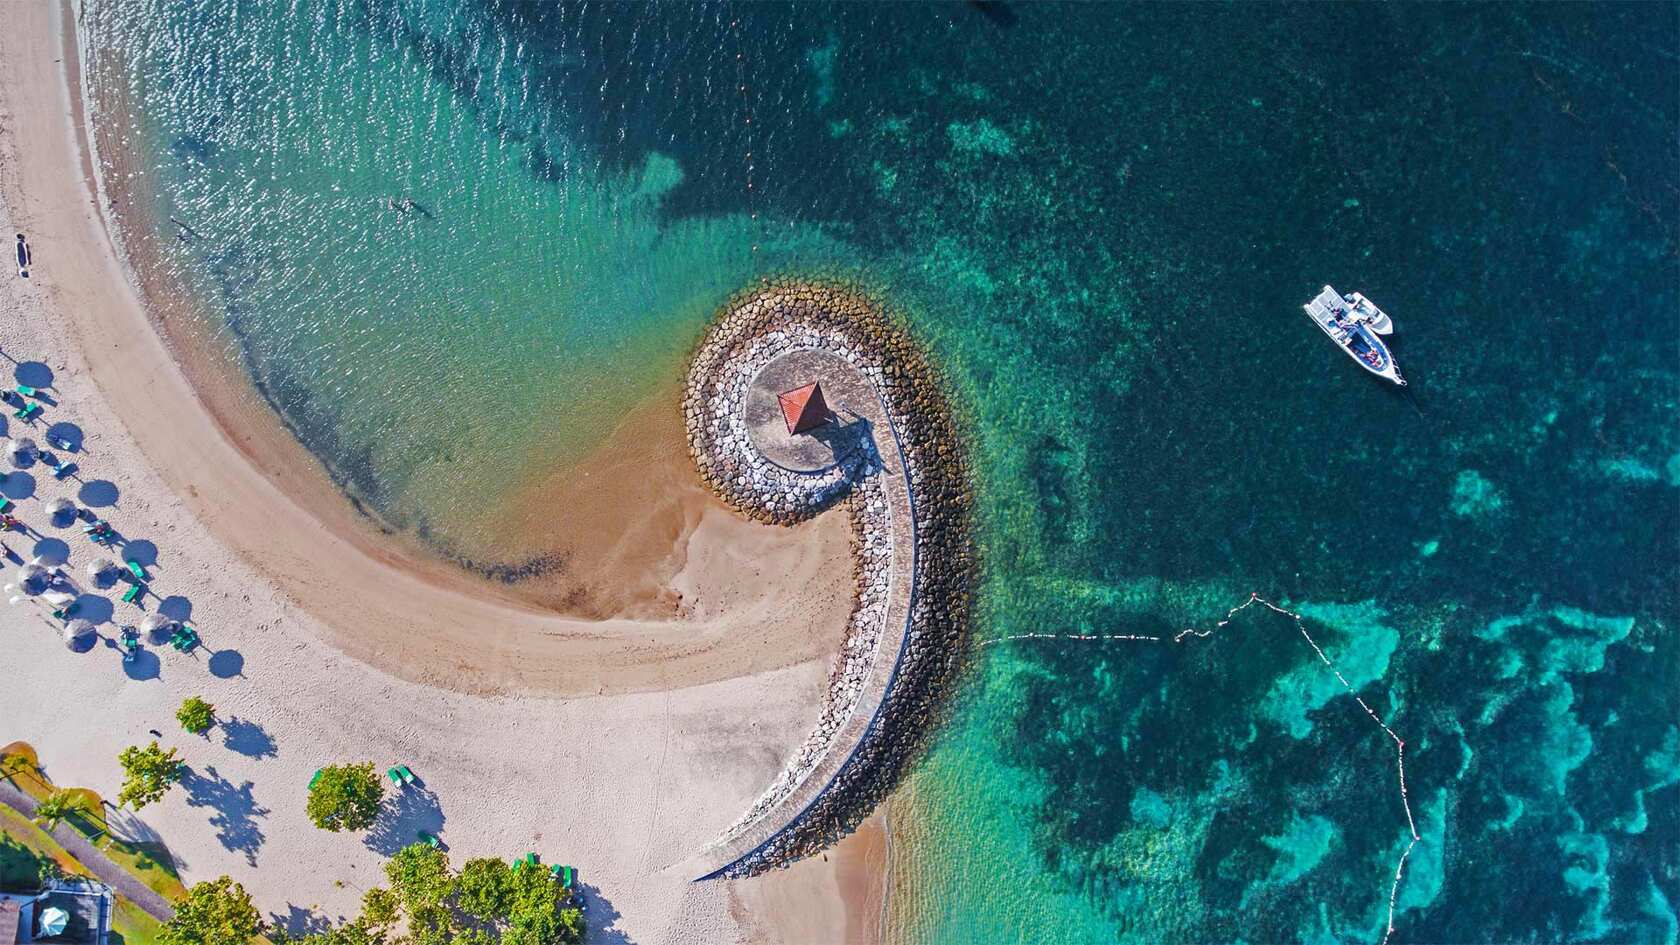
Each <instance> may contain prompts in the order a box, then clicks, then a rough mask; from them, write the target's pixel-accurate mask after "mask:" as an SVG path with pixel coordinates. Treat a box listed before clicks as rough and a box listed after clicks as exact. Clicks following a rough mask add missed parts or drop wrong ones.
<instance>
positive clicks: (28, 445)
mask: <svg viewBox="0 0 1680 945" xmlns="http://www.w3.org/2000/svg"><path fill="white" fill-rule="evenodd" d="M6 458H7V459H9V460H11V463H12V465H13V466H23V465H25V464H26V463H28V462H29V461H30V460H31V459H34V458H35V441H34V440H32V439H30V438H29V437H27V436H20V437H17V438H15V439H12V440H8V441H7V442H6Z"/></svg>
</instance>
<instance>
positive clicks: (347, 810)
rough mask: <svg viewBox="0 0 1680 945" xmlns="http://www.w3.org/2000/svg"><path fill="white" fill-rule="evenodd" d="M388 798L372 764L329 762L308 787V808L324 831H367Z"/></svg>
mask: <svg viewBox="0 0 1680 945" xmlns="http://www.w3.org/2000/svg"><path fill="white" fill-rule="evenodd" d="M383 800H385V786H384V785H383V784H381V783H379V775H377V774H375V773H374V770H373V765H372V764H371V763H366V764H359V765H328V766H327V767H325V768H322V769H321V776H320V777H319V778H318V779H316V781H315V784H314V786H313V787H311V788H310V789H309V803H308V805H307V807H306V808H305V809H306V811H307V812H308V814H309V819H310V821H311V822H313V823H314V824H315V826H317V827H320V828H321V829H322V830H331V831H333V832H334V833H337V832H338V831H341V830H366V829H367V828H369V827H371V826H373V822H374V820H376V819H377V818H378V817H379V804H380V802H381V801H383Z"/></svg>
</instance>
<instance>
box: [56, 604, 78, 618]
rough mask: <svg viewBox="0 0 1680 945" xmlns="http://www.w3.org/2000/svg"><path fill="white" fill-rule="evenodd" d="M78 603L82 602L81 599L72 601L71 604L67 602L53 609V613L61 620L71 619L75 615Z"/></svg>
mask: <svg viewBox="0 0 1680 945" xmlns="http://www.w3.org/2000/svg"><path fill="white" fill-rule="evenodd" d="M78 603H80V601H71V602H70V603H69V604H67V605H65V606H63V607H60V608H59V609H57V610H55V611H53V612H52V615H53V616H54V617H56V618H58V619H59V620H69V619H70V618H71V617H72V616H74V615H75V613H76V605H77V604H78Z"/></svg>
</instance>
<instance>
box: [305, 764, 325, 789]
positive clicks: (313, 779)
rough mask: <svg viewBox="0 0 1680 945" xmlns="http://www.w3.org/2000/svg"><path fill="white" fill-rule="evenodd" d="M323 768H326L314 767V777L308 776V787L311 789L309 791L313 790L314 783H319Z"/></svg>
mask: <svg viewBox="0 0 1680 945" xmlns="http://www.w3.org/2000/svg"><path fill="white" fill-rule="evenodd" d="M325 770H327V769H325V768H316V769H315V775H314V777H311V778H310V779H309V789H310V790H311V791H313V790H315V785H316V784H319V783H320V781H321V772H323V771H325Z"/></svg>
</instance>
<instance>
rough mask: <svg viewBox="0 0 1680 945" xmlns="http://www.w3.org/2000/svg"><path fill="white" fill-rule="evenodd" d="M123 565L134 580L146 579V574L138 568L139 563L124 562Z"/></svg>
mask: <svg viewBox="0 0 1680 945" xmlns="http://www.w3.org/2000/svg"><path fill="white" fill-rule="evenodd" d="M124 563H125V564H127V565H128V573H129V574H132V575H134V579H135V580H136V581H144V580H145V579H146V572H145V570H144V569H142V568H141V567H140V564H139V562H136V561H126V562H124Z"/></svg>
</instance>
